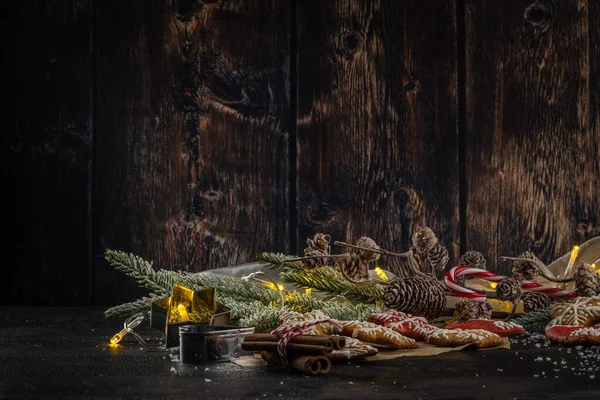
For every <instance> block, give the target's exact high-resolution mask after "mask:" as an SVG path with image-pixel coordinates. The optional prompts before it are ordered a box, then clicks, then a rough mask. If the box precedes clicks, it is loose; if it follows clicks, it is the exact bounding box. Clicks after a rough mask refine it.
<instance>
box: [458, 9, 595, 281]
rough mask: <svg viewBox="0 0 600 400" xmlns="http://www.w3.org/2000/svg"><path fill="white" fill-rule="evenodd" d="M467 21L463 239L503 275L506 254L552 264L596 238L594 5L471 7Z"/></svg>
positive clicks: (506, 265)
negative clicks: (529, 256)
mask: <svg viewBox="0 0 600 400" xmlns="http://www.w3.org/2000/svg"><path fill="white" fill-rule="evenodd" d="M590 3H592V2H590ZM594 9H595V10H596V15H595V18H596V19H597V18H598V17H600V14H599V13H598V12H597V11H598V10H597V7H594ZM465 14H466V16H465V19H466V22H465V26H466V28H465V35H466V81H467V82H466V103H467V105H466V107H467V113H466V117H467V131H466V135H467V158H466V163H467V166H466V168H467V177H468V195H467V219H466V221H465V222H466V224H467V242H468V248H469V249H477V250H480V251H482V252H483V254H484V255H486V256H487V257H489V259H490V264H491V265H492V266H493V268H497V269H498V270H499V271H501V272H503V273H507V272H508V271H509V270H510V268H511V265H510V264H508V263H506V264H503V265H498V262H499V261H498V258H499V256H501V255H516V254H519V253H520V252H522V251H524V250H527V249H530V250H531V251H533V252H534V253H536V254H537V255H538V257H540V258H541V259H542V260H544V261H546V262H549V261H552V260H553V259H554V258H556V257H558V256H559V255H562V254H563V253H565V252H567V251H569V250H570V249H571V247H572V246H573V245H574V244H577V243H580V242H582V241H584V240H585V239H587V238H589V237H591V236H595V235H598V234H600V228H599V227H598V223H599V222H600V220H599V219H598V210H599V209H600V203H599V202H598V200H597V198H598V196H597V186H598V183H599V179H600V178H599V177H600V174H599V172H600V171H599V169H600V165H599V161H600V160H599V158H598V138H599V135H598V129H597V125H596V122H595V121H596V119H597V117H596V114H597V113H598V109H597V108H595V109H593V108H591V106H590V101H591V98H597V95H595V97H592V90H593V91H595V93H598V89H597V88H593V89H592V88H591V87H590V78H591V76H590V68H591V66H590V58H589V48H590V34H589V33H588V25H589V21H590V19H588V1H585V0H582V1H576V0H569V1H563V0H542V1H538V2H535V3H534V4H531V2H523V1H505V2H503V3H502V7H498V5H497V4H492V3H489V2H482V1H476V0H467V1H466V13H465ZM596 79H597V78H596ZM594 82H597V80H595V81H594ZM596 105H597V104H596Z"/></svg>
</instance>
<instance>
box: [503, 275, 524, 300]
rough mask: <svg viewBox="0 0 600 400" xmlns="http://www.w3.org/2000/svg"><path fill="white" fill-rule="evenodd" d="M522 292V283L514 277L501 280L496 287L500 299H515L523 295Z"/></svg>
mask: <svg viewBox="0 0 600 400" xmlns="http://www.w3.org/2000/svg"><path fill="white" fill-rule="evenodd" d="M522 293H523V292H522V290H521V284H520V283H519V281H517V280H516V279H513V278H507V279H505V280H503V281H501V282H500V283H498V286H497V287H496V295H497V296H498V300H505V301H515V300H517V299H518V298H519V297H521V294H522Z"/></svg>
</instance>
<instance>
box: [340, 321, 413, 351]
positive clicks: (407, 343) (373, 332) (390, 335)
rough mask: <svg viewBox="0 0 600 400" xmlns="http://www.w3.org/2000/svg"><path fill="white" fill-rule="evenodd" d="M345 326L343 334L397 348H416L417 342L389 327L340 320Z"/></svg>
mask: <svg viewBox="0 0 600 400" xmlns="http://www.w3.org/2000/svg"><path fill="white" fill-rule="evenodd" d="M339 323H340V324H341V325H342V326H343V327H344V330H343V333H342V334H343V335H345V336H350V337H352V338H356V339H359V340H363V341H365V342H368V343H374V344H379V345H382V346H388V347H393V348H395V349H416V348H417V347H418V346H417V342H415V341H414V340H413V339H411V338H408V337H406V336H403V335H401V334H399V333H398V332H395V331H393V330H391V329H389V328H386V327H384V326H381V325H377V324H374V323H372V322H359V321H339Z"/></svg>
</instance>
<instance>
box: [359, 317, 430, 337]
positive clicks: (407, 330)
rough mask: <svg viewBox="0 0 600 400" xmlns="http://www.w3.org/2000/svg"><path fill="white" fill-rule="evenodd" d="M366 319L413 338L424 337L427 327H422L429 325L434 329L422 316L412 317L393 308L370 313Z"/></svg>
mask: <svg viewBox="0 0 600 400" xmlns="http://www.w3.org/2000/svg"><path fill="white" fill-rule="evenodd" d="M368 321H369V322H373V323H376V324H378V325H382V326H385V327H386V328H389V329H392V330H394V331H396V332H398V333H399V334H401V335H403V336H406V337H409V338H412V339H415V340H424V339H425V336H424V334H425V332H426V331H427V330H428V329H424V328H427V327H430V329H435V328H434V327H433V326H432V325H429V323H428V322H427V320H426V319H425V318H423V317H413V316H412V315H410V314H405V313H402V312H399V311H394V310H388V311H386V312H384V313H379V314H372V315H371V316H370V317H369V319H368Z"/></svg>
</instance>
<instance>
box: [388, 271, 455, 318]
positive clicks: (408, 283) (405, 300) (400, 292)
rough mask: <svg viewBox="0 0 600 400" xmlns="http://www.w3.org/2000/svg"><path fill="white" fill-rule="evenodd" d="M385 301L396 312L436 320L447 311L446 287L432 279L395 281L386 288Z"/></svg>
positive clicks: (420, 277) (419, 278) (417, 278)
mask: <svg viewBox="0 0 600 400" xmlns="http://www.w3.org/2000/svg"><path fill="white" fill-rule="evenodd" d="M383 301H384V303H385V306H386V307H388V308H392V309H394V310H396V311H400V312H404V313H407V314H411V315H414V316H417V317H425V318H427V319H434V318H437V317H439V316H440V315H442V313H443V312H444V310H445V309H446V293H445V286H444V285H443V284H442V283H441V282H440V281H438V280H436V279H434V278H432V277H422V276H419V277H412V278H400V279H395V280H393V281H392V282H390V284H389V285H388V286H387V287H386V289H385V292H384V293H383Z"/></svg>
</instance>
